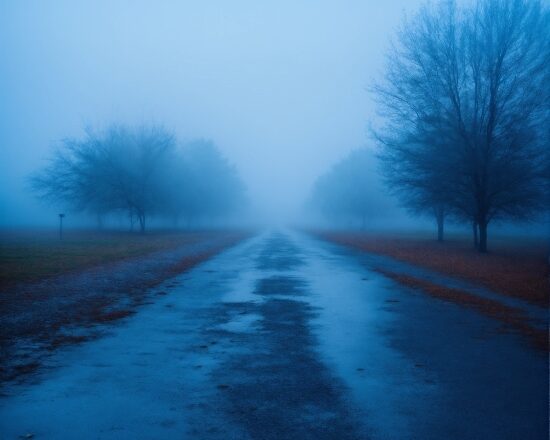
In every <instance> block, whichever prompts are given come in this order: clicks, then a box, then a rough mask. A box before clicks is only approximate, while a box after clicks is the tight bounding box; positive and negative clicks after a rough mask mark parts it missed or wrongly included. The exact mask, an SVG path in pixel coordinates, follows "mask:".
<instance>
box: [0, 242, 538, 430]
mask: <svg viewBox="0 0 550 440" xmlns="http://www.w3.org/2000/svg"><path fill="white" fill-rule="evenodd" d="M156 291H159V292H160V291H165V292H168V295H162V296H160V295H159V296H156V297H154V300H152V301H150V303H149V304H147V305H144V306H143V307H141V308H140V309H139V311H138V313H136V314H135V315H133V316H132V317H130V318H127V319H125V320H122V321H119V322H118V323H117V324H116V325H113V326H112V328H110V330H109V333H108V334H107V335H106V336H104V337H102V338H100V339H98V340H94V341H91V342H88V343H85V344H82V345H78V346H73V347H67V348H65V349H63V350H59V351H57V352H56V353H55V354H54V355H53V356H52V357H51V358H50V359H49V361H48V363H47V367H46V368H45V369H43V370H42V371H41V372H40V373H39V374H37V375H35V376H33V377H32V378H30V379H31V380H28V381H26V382H25V383H23V384H17V385H15V384H12V385H10V386H8V387H6V388H5V389H4V390H3V395H2V396H1V397H0V438H2V439H12V438H13V439H17V438H25V436H27V438H35V439H172V438H178V439H180V438H197V439H224V440H227V439H300V440H302V439H442V438H445V439H461V440H462V439H489V438H495V439H546V438H547V435H548V358H547V355H546V354H545V353H541V352H537V351H536V350H534V349H533V348H531V346H529V344H528V343H527V342H526V341H525V340H524V339H522V337H521V336H518V335H516V334H513V333H509V332H502V331H501V326H500V324H499V323H498V322H496V321H493V320H491V319H489V318H486V317H484V316H481V315H479V314H477V313H476V312H475V311H471V310H467V309H464V308H461V307H460V306H458V305H455V304H452V303H447V302H443V301H439V300H436V299H433V298H431V297H429V296H427V295H424V294H422V293H421V292H417V291H414V290H411V289H408V288H405V287H403V286H401V285H399V284H396V283H395V282H393V281H391V280H389V279H387V278H385V277H383V276H382V275H380V274H378V273H377V272H375V271H373V270H372V269H371V268H369V267H368V265H365V264H364V262H361V260H360V258H358V257H357V254H355V253H353V252H351V251H348V250H346V249H344V248H341V247H338V246H335V245H332V244H328V243H325V242H322V241H319V240H317V239H314V238H311V237H308V236H306V235H303V234H299V233H294V232H287V231H275V232H269V233H264V234H261V235H259V236H256V237H254V238H252V239H249V240H247V241H245V242H243V243H241V244H239V245H237V246H235V247H233V248H231V249H229V250H226V251H224V252H222V253H221V254H219V255H218V256H216V257H214V258H213V259H211V260H209V261H207V262H206V263H203V264H201V265H199V266H197V267H196V268H194V269H193V270H191V271H189V272H187V273H183V274H181V275H179V276H177V277H175V278H173V279H171V280H169V281H167V282H166V283H165V284H164V285H162V286H159V287H158V288H156ZM153 294H154V292H153Z"/></svg>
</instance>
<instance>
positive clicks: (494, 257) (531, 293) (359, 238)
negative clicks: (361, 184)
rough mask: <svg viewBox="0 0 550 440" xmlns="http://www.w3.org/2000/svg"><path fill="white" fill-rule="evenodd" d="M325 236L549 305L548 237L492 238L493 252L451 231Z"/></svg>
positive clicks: (497, 290) (549, 246) (539, 303)
mask: <svg viewBox="0 0 550 440" xmlns="http://www.w3.org/2000/svg"><path fill="white" fill-rule="evenodd" d="M319 235H321V236H322V237H324V238H326V239H328V240H331V241H334V242H337V243H340V244H343V245H347V246H350V247H354V248H357V249H361V250H364V251H368V252H373V253H378V254H382V255H387V256H390V257H393V258H396V259H398V260H401V261H405V262H408V263H412V264H416V265H419V266H423V267H427V268H430V269H433V270H436V271H438V272H441V273H444V274H448V275H453V276H457V277H460V278H463V279H466V280H469V281H472V282H474V283H477V284H481V285H483V286H486V287H488V288H490V289H491V290H493V291H495V292H497V293H501V294H503V295H508V296H512V297H516V298H521V299H524V300H527V301H529V302H531V303H534V304H537V305H540V306H545V307H546V306H548V299H549V295H550V284H549V278H548V277H549V265H548V255H549V252H550V243H549V241H548V239H541V238H534V237H504V236H502V237H491V240H490V243H489V245H490V252H489V253H488V254H480V253H478V252H477V251H476V250H475V249H473V246H472V242H471V239H470V237H468V236H462V235H449V237H448V238H447V240H446V241H445V242H443V243H438V242H437V241H435V240H434V239H433V238H431V237H428V236H426V235H421V234H420V235H412V234H401V235H399V234H392V235H390V234H383V235H379V234H374V233H358V232H321V233H319Z"/></svg>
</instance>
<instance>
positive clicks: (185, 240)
mask: <svg viewBox="0 0 550 440" xmlns="http://www.w3.org/2000/svg"><path fill="white" fill-rule="evenodd" d="M206 234H212V232H209V233H206V232H151V233H147V234H143V235H142V234H138V233H131V232H120V231H119V232H112V231H104V232H102V231H76V230H70V231H67V232H65V234H64V237H63V240H59V237H58V235H57V232H56V231H43V230H2V231H0V287H6V286H9V285H12V284H15V283H18V282H26V281H36V280H39V279H43V278H46V277H50V276H55V275H59V274H63V273H67V272H71V271H75V270H80V269H84V268H87V267H91V266H94V265H97V264H104V263H110V262H114V261H118V260H121V259H125V258H132V257H137V256H141V255H146V254H149V253H151V252H155V251H161V250H166V249H171V248H175V247H177V246H179V245H183V244H191V243H194V242H197V241H200V240H201V239H203V238H204V237H205V236H206Z"/></svg>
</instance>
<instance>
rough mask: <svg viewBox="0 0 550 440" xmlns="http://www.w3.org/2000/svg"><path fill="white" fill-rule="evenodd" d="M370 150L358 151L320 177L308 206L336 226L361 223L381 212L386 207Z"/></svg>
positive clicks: (375, 162)
mask: <svg viewBox="0 0 550 440" xmlns="http://www.w3.org/2000/svg"><path fill="white" fill-rule="evenodd" d="M383 192H384V189H383V188H382V187H381V183H380V180H379V178H378V174H377V161H376V157H375V155H374V154H373V152H372V151H370V150H369V149H367V148H361V149H358V150H355V151H352V152H351V153H350V154H349V155H348V156H346V157H345V158H344V159H342V160H341V161H340V162H338V163H337V164H336V165H334V166H333V167H332V168H331V169H330V170H329V171H327V172H326V173H325V174H323V175H322V176H321V177H319V179H317V181H316V182H315V185H314V187H313V191H312V194H311V197H310V200H309V205H310V207H311V208H313V209H314V210H316V211H318V212H319V213H321V214H322V215H323V216H324V217H326V218H327V219H329V220H331V221H332V222H335V223H343V224H347V225H350V224H351V225H353V224H358V223H359V224H360V225H361V228H362V229H364V228H365V226H366V222H367V220H368V219H370V218H372V217H375V216H377V215H378V214H379V213H380V212H383V211H384V210H385V209H386V208H387V206H386V203H384V200H383V198H381V197H380V196H379V195H380V194H383Z"/></svg>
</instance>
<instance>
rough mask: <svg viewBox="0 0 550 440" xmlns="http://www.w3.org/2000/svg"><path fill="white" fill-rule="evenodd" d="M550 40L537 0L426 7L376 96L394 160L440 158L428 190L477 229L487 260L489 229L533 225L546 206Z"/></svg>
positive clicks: (407, 29)
mask: <svg viewBox="0 0 550 440" xmlns="http://www.w3.org/2000/svg"><path fill="white" fill-rule="evenodd" d="M549 41H550V35H549V12H548V9H547V8H546V7H544V6H543V5H542V3H541V2H540V1H537V0H532V1H525V0H479V1H478V2H476V3H475V4H474V5H472V6H469V7H465V8H462V9H459V8H457V7H456V5H455V4H454V2H445V3H443V4H442V5H441V6H440V7H438V8H436V9H431V8H429V7H427V6H426V7H424V8H423V9H422V10H421V11H420V13H419V14H418V15H417V16H416V17H415V18H414V19H413V20H412V21H407V22H405V24H404V26H403V28H402V30H401V32H400V33H399V35H398V39H397V42H396V44H395V45H394V46H393V47H392V49H391V50H390V54H389V63H388V69H387V72H386V78H385V82H384V84H382V85H379V86H377V87H376V88H375V91H376V93H377V96H378V98H379V104H380V108H381V110H382V115H383V116H385V117H386V118H387V120H388V121H389V123H388V125H387V126H386V127H385V128H384V129H383V130H382V134H380V132H379V136H378V138H379V139H381V140H382V145H383V147H384V149H385V150H386V151H389V153H387V155H388V157H389V158H390V159H391V160H399V159H400V158H401V157H402V154H399V149H404V150H406V151H413V152H415V153H416V152H418V151H420V150H422V148H424V147H425V145H424V144H425V143H428V144H430V147H429V149H433V150H434V151H433V153H434V154H436V155H438V156H439V157H441V158H443V160H439V161H438V165H437V166H439V167H440V168H439V169H438V170H436V171H435V172H434V174H433V175H434V176H435V177H437V179H434V180H433V181H432V182H431V186H432V187H435V186H436V185H439V186H441V188H444V190H445V191H444V194H445V203H446V204H447V205H448V206H449V207H450V208H451V210H452V212H453V214H454V215H455V216H456V217H457V218H460V219H468V221H470V222H471V223H472V224H473V229H474V231H476V232H477V231H478V230H479V243H478V248H479V250H480V251H481V252H486V251H487V226H488V225H489V223H490V222H491V221H493V220H498V219H525V218H529V216H531V215H533V214H534V213H536V212H537V211H538V210H539V209H540V207H541V203H542V201H543V200H544V183H543V182H544V166H545V165H544V160H543V156H544V151H545V149H547V148H548V145H547V144H546V143H545V142H544V139H545V136H543V130H544V129H545V125H547V124H548V117H547V116H548V102H549V100H548V87H547V84H548V80H549V67H550V66H549V63H548V59H550V50H549ZM387 133H389V135H388V134H387ZM411 140H413V141H412V142H411ZM418 146H422V148H417V147H418ZM415 157H416V159H417V160H418V161H426V163H425V164H423V165H421V164H418V163H417V164H415V166H416V167H417V168H422V167H423V166H427V167H432V166H435V165H433V164H430V163H429V162H430V160H429V159H428V158H427V156H426V155H423V154H417V155H416V156H415ZM413 161H414V159H413ZM407 172H409V173H410V172H411V169H409V170H407ZM439 178H441V179H443V180H439ZM394 184H395V185H396V186H400V185H401V184H400V182H399V179H397V180H396V181H394ZM429 186H430V185H428V187H429ZM428 195H430V196H431V194H430V191H429V190H428Z"/></svg>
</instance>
